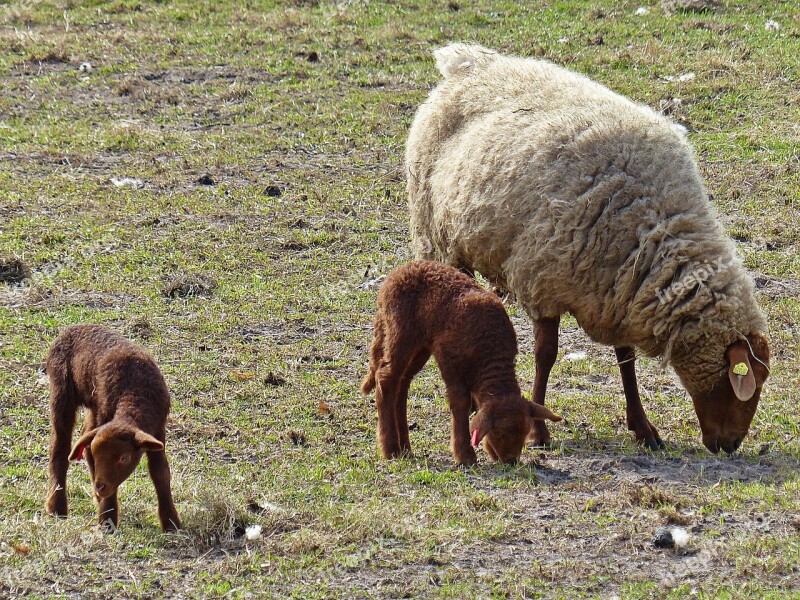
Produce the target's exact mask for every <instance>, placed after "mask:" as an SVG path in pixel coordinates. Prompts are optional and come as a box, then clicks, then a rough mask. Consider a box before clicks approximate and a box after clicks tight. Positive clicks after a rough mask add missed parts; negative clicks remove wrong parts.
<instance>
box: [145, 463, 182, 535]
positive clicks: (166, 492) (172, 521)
mask: <svg viewBox="0 0 800 600" xmlns="http://www.w3.org/2000/svg"><path fill="white" fill-rule="evenodd" d="M147 469H148V471H149V472H150V478H151V479H152V480H153V486H154V487H155V488H156V497H157V498H158V518H159V520H160V521H161V529H163V530H164V531H177V530H178V529H180V528H181V520H180V518H179V517H178V511H177V509H176V508H175V502H174V501H173V500H172V486H171V477H170V472H169V462H168V461H167V455H166V454H165V453H164V452H148V453H147Z"/></svg>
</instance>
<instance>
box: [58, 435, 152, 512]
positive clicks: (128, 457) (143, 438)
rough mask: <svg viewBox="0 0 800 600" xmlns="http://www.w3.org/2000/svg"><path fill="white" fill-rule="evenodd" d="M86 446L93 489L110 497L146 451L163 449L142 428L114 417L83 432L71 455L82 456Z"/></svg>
mask: <svg viewBox="0 0 800 600" xmlns="http://www.w3.org/2000/svg"><path fill="white" fill-rule="evenodd" d="M87 449H88V450H89V451H88V452H87V454H86V459H87V460H88V461H89V464H90V466H92V468H93V470H94V477H93V481H92V487H93V488H94V493H95V495H96V496H97V497H98V498H108V497H109V496H112V495H113V494H114V493H115V492H116V491H117V488H118V487H119V486H120V484H121V483H122V482H123V481H125V480H126V479H127V478H128V477H130V475H131V473H133V471H134V470H135V469H136V466H137V465H138V464H139V461H140V460H141V459H142V454H143V453H144V452H163V450H164V444H163V443H162V442H160V441H159V440H157V439H156V438H154V437H153V436H152V435H150V434H149V433H145V432H144V431H142V430H141V429H138V428H136V427H132V426H130V425H127V424H120V423H115V422H114V421H111V422H110V423H106V424H105V425H101V426H100V427H97V428H95V429H92V430H91V431H87V432H86V433H84V434H83V435H82V436H81V437H80V439H79V440H78V441H77V442H76V444H75V447H74V448H73V449H72V452H71V453H70V455H69V459H70V460H80V459H81V458H82V456H83V452H84V450H87Z"/></svg>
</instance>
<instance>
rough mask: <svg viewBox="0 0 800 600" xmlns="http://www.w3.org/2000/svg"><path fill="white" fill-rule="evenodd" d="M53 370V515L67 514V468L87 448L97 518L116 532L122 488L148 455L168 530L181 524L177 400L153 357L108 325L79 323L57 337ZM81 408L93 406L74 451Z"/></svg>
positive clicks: (49, 501) (160, 512) (48, 506)
mask: <svg viewBox="0 0 800 600" xmlns="http://www.w3.org/2000/svg"><path fill="white" fill-rule="evenodd" d="M46 369H47V374H48V375H49V377H50V413H51V420H52V433H51V436H50V484H49V491H48V497H47V504H46V507H45V510H46V511H47V513H48V514H51V515H55V516H61V517H65V516H66V515H67V490H66V487H67V467H68V466H69V461H70V460H80V459H81V458H82V456H83V455H84V453H85V454H86V462H87V464H88V465H89V472H90V473H91V476H92V485H93V488H94V495H95V499H96V500H97V503H98V522H99V523H101V524H103V525H105V526H106V528H107V529H110V530H112V531H113V530H114V529H116V526H117V523H118V521H119V503H118V502H117V488H118V487H119V485H120V484H121V483H122V482H123V481H125V480H126V479H127V478H128V477H129V476H130V474H131V473H133V471H134V469H136V465H138V464H139V461H140V460H141V458H142V454H143V453H144V452H147V465H148V469H149V471H150V477H151V478H152V480H153V485H155V488H156V495H157V496H158V517H159V519H160V520H161V527H162V528H163V529H164V531H175V530H177V529H179V528H180V526H181V522H180V519H179V518H178V513H177V511H176V510H175V503H174V502H173V501H172V492H171V490H170V473H169V464H168V463H167V456H166V453H165V452H164V440H165V433H166V432H165V428H166V422H167V414H168V413H169V406H170V397H169V391H168V390H167V385H166V383H165V382H164V378H163V376H162V375H161V371H160V370H159V368H158V366H157V365H156V363H155V361H154V360H153V358H152V357H151V356H150V355H149V354H148V353H147V352H146V351H145V350H144V349H142V348H141V347H139V346H137V345H135V344H133V343H131V342H130V341H128V340H126V339H125V338H123V337H122V336H120V335H118V334H116V333H114V332H112V331H110V330H109V329H106V328H105V327H101V326H99V325H73V326H71V327H67V328H66V329H65V330H64V331H63V332H62V333H61V335H59V336H58V338H57V339H56V341H55V342H53V346H52V347H51V348H50V352H49V353H48V355H47V363H46ZM79 406H83V407H85V408H86V409H87V410H86V419H85V421H84V425H83V432H82V434H81V437H80V439H79V440H78V442H77V443H76V444H75V446H74V447H73V448H72V451H71V452H70V442H71V438H72V430H73V427H74V426H75V415H76V413H77V412H78V407H79Z"/></svg>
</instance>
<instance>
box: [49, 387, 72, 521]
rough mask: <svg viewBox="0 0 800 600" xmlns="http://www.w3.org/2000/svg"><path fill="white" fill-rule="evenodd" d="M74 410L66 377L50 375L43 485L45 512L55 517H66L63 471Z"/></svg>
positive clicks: (65, 477) (66, 466) (68, 450)
mask: <svg viewBox="0 0 800 600" xmlns="http://www.w3.org/2000/svg"><path fill="white" fill-rule="evenodd" d="M77 411H78V404H77V402H76V401H75V399H74V398H73V397H72V395H71V394H70V393H69V391H68V387H67V382H66V378H65V377H53V376H52V375H51V380H50V422H51V432H50V464H49V470H50V480H49V483H48V486H47V501H46V503H45V512H46V513H47V514H49V515H53V516H57V517H66V516H67V510H68V504H67V468H68V467H69V454H70V450H71V446H72V429H73V428H74V427H75V413H76V412H77Z"/></svg>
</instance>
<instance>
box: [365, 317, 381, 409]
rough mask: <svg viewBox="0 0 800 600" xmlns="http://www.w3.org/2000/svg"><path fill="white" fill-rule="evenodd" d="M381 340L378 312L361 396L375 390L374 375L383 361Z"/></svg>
mask: <svg viewBox="0 0 800 600" xmlns="http://www.w3.org/2000/svg"><path fill="white" fill-rule="evenodd" d="M383 338H384V331H383V319H382V318H381V313H380V310H379V311H378V314H377V315H376V316H375V337H374V338H373V339H372V346H371V347H370V350H369V372H368V373H367V376H366V377H364V381H363V382H362V383H361V395H362V396H366V395H367V394H369V393H370V392H371V391H372V390H374V389H375V386H376V381H375V373H376V372H377V370H378V366H379V365H380V364H381V360H382V359H383Z"/></svg>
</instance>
